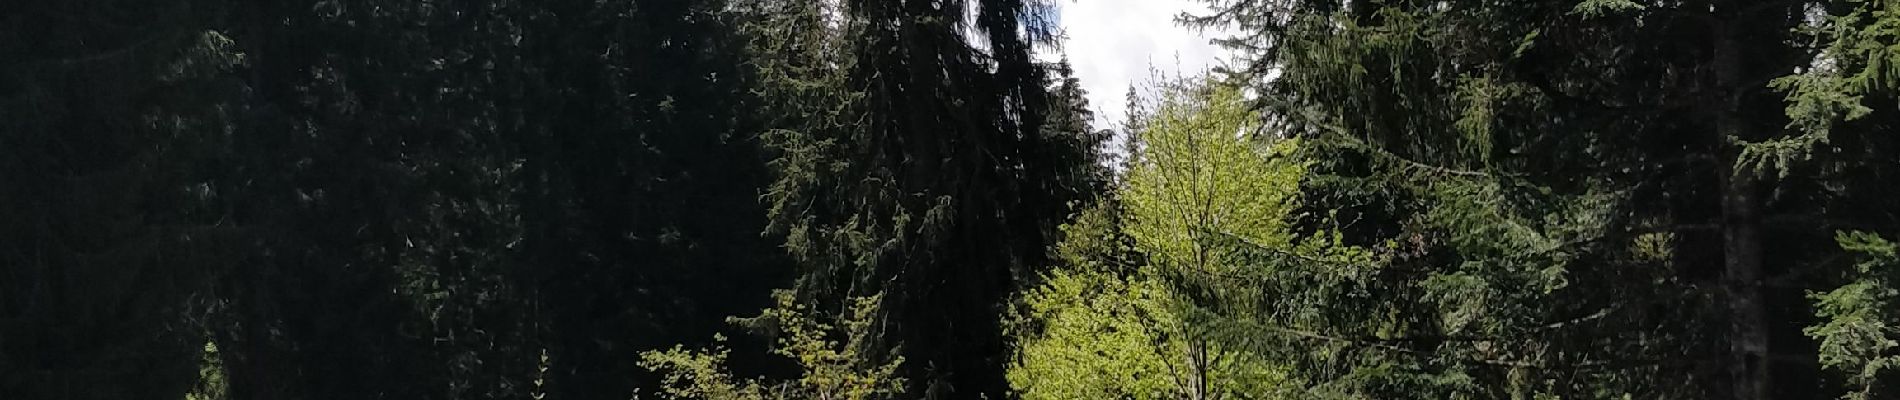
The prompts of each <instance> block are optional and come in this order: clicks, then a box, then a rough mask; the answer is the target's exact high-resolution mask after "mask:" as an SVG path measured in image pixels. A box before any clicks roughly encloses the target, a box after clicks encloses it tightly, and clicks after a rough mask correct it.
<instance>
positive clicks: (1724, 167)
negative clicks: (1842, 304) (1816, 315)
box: [1713, 20, 1770, 400]
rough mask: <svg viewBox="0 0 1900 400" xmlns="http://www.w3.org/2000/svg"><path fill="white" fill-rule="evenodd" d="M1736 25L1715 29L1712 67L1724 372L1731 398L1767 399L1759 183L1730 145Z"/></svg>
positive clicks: (1736, 114) (1736, 81) (1736, 107)
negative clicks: (1724, 312)
mask: <svg viewBox="0 0 1900 400" xmlns="http://www.w3.org/2000/svg"><path fill="white" fill-rule="evenodd" d="M1738 22H1739V21H1735V20H1726V21H1721V22H1718V23H1716V24H1715V32H1714V33H1715V38H1714V47H1715V48H1714V52H1713V58H1714V60H1713V62H1714V69H1715V71H1714V72H1715V83H1716V88H1717V90H1718V93H1720V94H1721V96H1722V97H1721V101H1720V103H1718V104H1716V110H1715V133H1716V138H1715V139H1716V140H1717V142H1716V143H1715V145H1716V146H1718V148H1721V149H1722V150H1721V153H1722V154H1724V155H1725V157H1722V163H1721V167H1719V168H1718V169H1717V171H1716V172H1717V177H1716V179H1717V180H1718V181H1719V182H1718V183H1719V185H1720V188H1721V196H1722V253H1723V257H1722V260H1723V261H1722V262H1723V274H1722V277H1723V280H1722V286H1723V289H1724V296H1725V297H1724V298H1723V300H1724V301H1725V302H1726V304H1727V306H1728V313H1729V315H1728V317H1729V323H1728V340H1729V354H1728V360H1727V361H1728V365H1727V369H1728V373H1729V379H1730V382H1729V384H1730V385H1731V386H1730V388H1731V389H1730V390H1732V392H1731V393H1730V395H1731V396H1732V397H1731V398H1734V399H1739V400H1753V399H1767V398H1768V393H1769V383H1770V382H1769V375H1768V366H1767V361H1768V360H1767V353H1768V331H1767V329H1768V325H1767V322H1768V321H1767V309H1766V307H1765V306H1766V304H1765V303H1764V299H1763V296H1762V286H1761V275H1762V248H1761V245H1762V229H1761V199H1760V198H1759V197H1758V192H1759V190H1758V187H1759V185H1760V180H1759V179H1757V178H1756V176H1755V174H1754V173H1753V172H1750V171H1741V170H1738V169H1737V168H1736V161H1737V160H1736V157H1735V155H1736V154H1738V153H1739V150H1738V149H1734V148H1732V147H1733V146H1731V145H1729V144H1728V143H1729V142H1730V141H1731V140H1735V139H1740V138H1742V135H1743V134H1744V130H1743V129H1744V126H1745V125H1744V124H1745V119H1744V118H1743V116H1742V113H1741V98H1742V95H1743V93H1744V92H1745V90H1746V88H1743V87H1741V75H1742V67H1743V66H1742V64H1741V62H1742V61H1741V54H1740V51H1741V43H1740V39H1738V38H1737V37H1736V36H1737V32H1736V29H1738V28H1740V26H1739V24H1738Z"/></svg>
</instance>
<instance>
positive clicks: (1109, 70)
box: [1060, 0, 1223, 128]
mask: <svg viewBox="0 0 1900 400" xmlns="http://www.w3.org/2000/svg"><path fill="white" fill-rule="evenodd" d="M1060 5H1061V7H1062V11H1061V13H1062V14H1061V22H1062V29H1063V33H1064V34H1065V35H1066V36H1067V39H1065V40H1064V44H1063V48H1062V51H1063V52H1064V53H1066V54H1067V55H1068V57H1069V63H1070V64H1071V65H1073V66H1074V68H1075V75H1076V77H1077V78H1079V79H1081V81H1082V86H1083V88H1084V89H1086V90H1088V92H1089V95H1088V98H1089V105H1090V107H1091V108H1093V109H1094V111H1095V114H1096V115H1095V121H1096V124H1095V125H1096V127H1097V128H1107V127H1111V126H1113V125H1112V124H1118V123H1120V122H1121V121H1122V118H1123V115H1124V114H1125V113H1126V108H1127V105H1126V104H1125V101H1124V95H1125V94H1126V93H1127V91H1128V86H1129V85H1131V84H1139V83H1142V82H1144V81H1146V80H1147V79H1148V78H1149V76H1150V73H1149V69H1150V66H1152V67H1153V68H1154V69H1156V70H1159V71H1161V72H1163V73H1166V74H1167V75H1169V76H1174V75H1193V74H1197V73H1200V72H1202V71H1205V70H1207V69H1209V68H1212V66H1213V65H1215V63H1216V62H1217V59H1218V58H1219V57H1221V56H1222V54H1223V52H1222V50H1220V49H1219V48H1218V47H1217V46H1214V45H1212V44H1209V43H1208V40H1209V39H1210V38H1209V37H1208V35H1204V34H1202V33H1200V32H1196V31H1195V30H1194V29H1190V28H1186V27H1182V26H1179V25H1176V24H1175V23H1174V17H1175V16H1176V15H1180V14H1181V13H1182V12H1184V11H1185V12H1191V13H1194V14H1205V13H1206V7H1205V6H1204V5H1203V4H1202V3H1201V0H1068V1H1062V2H1061V4H1060Z"/></svg>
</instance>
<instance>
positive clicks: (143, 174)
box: [0, 1, 240, 399]
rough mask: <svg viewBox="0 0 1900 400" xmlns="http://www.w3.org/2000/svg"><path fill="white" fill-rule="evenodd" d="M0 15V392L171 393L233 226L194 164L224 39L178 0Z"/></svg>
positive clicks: (215, 105)
mask: <svg viewBox="0 0 1900 400" xmlns="http://www.w3.org/2000/svg"><path fill="white" fill-rule="evenodd" d="M4 8H5V11H3V12H0V221H4V222H0V392H5V393H6V396H7V397H11V398H22V399H176V398H179V397H180V396H182V395H183V393H184V391H185V390H186V389H187V388H188V387H190V386H191V384H192V382H193V380H194V379H195V375H196V372H195V371H196V364H197V362H196V360H197V357H198V354H199V352H200V351H202V349H203V344H204V342H203V340H204V336H203V331H202V330H200V329H198V328H197V327H196V326H194V325H193V324H192V323H191V321H192V319H191V317H193V313H192V312H191V309H192V307H191V305H192V304H193V303H194V300H197V299H198V298H199V297H198V296H199V294H200V293H201V290H202V289H203V288H204V286H205V285H204V284H203V282H204V280H205V279H207V278H208V277H210V276H213V275H215V274H217V273H218V272H220V271H222V270H224V269H226V268H228V267H230V266H231V265H232V264H233V262H232V261H233V259H232V257H229V256H230V255H231V254H232V252H230V251H228V248H226V247H224V246H222V244H223V243H228V242H230V241H232V240H234V239H236V238H238V237H239V236H237V235H235V234H234V232H232V231H231V230H230V225H229V224H228V223H227V222H225V221H222V220H221V214H220V213H219V211H218V210H216V209H215V208H214V207H211V205H212V204H214V203H216V202H217V200H218V199H219V198H221V197H222V194H221V193H219V192H218V191H217V190H216V189H215V188H214V187H213V186H212V185H211V181H210V179H211V177H210V176H209V175H208V174H207V172H208V170H209V169H211V168H213V167H214V166H213V165H208V164H204V163H202V162H201V161H202V160H203V159H204V156H205V155H206V154H208V153H211V152H215V151H216V150H217V149H218V148H220V147H221V146H222V145H223V144H224V143H225V141H226V140H228V139H229V134H230V132H229V131H228V130H227V129H226V127H227V126H228V125H227V123H228V121H229V118H230V116H231V112H230V111H231V108H230V102H229V101H228V100H229V99H230V96H231V95H232V94H234V93H235V92H236V88H237V87H236V86H235V85H233V82H231V81H229V80H227V79H222V78H223V77H224V74H223V72H224V71H227V70H228V69H229V68H230V67H232V66H233V65H235V64H237V63H238V62H239V61H240V59H239V57H238V56H237V51H236V50H237V49H234V48H232V43H231V40H230V39H229V38H228V37H227V36H225V34H224V33H223V32H220V31H217V30H215V29H214V28H215V25H214V23H215V22H216V21H217V18H218V17H219V16H220V14H221V12H222V10H221V9H219V8H218V7H216V6H215V5H208V4H196V3H194V2H188V1H163V2H142V3H136V4H127V3H116V2H115V3H105V4H91V3H67V2H48V3H11V4H8V5H7V6H5V7H4Z"/></svg>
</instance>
